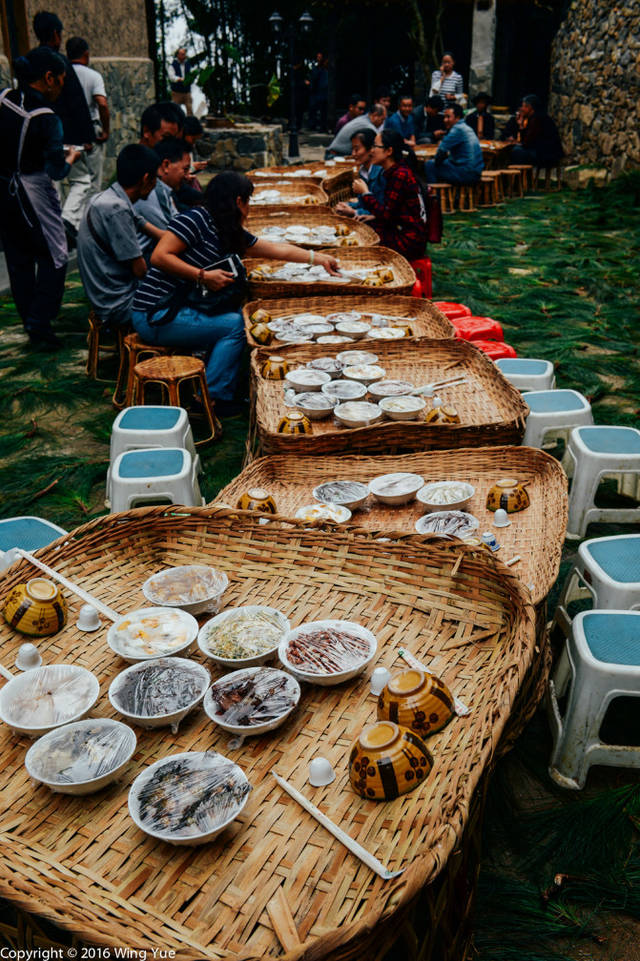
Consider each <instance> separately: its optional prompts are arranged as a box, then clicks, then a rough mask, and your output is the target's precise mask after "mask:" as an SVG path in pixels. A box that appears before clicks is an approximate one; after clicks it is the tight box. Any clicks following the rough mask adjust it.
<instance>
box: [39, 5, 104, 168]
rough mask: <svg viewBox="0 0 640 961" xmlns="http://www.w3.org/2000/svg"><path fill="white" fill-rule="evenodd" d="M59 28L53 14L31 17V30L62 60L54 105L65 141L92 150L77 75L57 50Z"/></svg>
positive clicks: (92, 135) (90, 127) (86, 110)
mask: <svg viewBox="0 0 640 961" xmlns="http://www.w3.org/2000/svg"><path fill="white" fill-rule="evenodd" d="M62 29H63V28H62V21H61V20H60V18H59V17H57V16H56V14H55V13H49V12H48V11H47V10H40V12H39V13H36V15H35V17H34V18H33V31H34V33H35V35H36V37H37V38H38V40H39V41H40V46H41V47H49V48H50V49H51V50H54V51H55V52H56V53H57V54H59V55H60V56H61V57H62V59H63V60H64V62H65V68H66V74H65V83H64V87H63V88H62V93H61V94H60V97H59V98H58V100H56V102H55V103H54V105H53V109H54V110H55V112H56V113H57V114H58V116H59V117H60V120H61V121H62V133H63V137H64V142H65V144H66V145H67V146H77V147H82V146H84V147H86V148H87V149H88V150H91V146H92V144H93V143H94V141H95V138H96V134H95V129H94V126H93V121H92V120H91V114H90V113H89V107H88V105H87V101H86V98H85V95H84V91H83V89H82V85H81V83H80V81H79V80H78V77H77V74H76V72H75V70H74V69H73V67H72V66H71V63H70V62H69V60H67V58H66V57H64V56H63V55H62V54H61V53H60V45H61V44H62Z"/></svg>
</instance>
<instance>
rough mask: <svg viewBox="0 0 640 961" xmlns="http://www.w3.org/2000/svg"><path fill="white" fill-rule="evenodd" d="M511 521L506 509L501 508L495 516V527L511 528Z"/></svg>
mask: <svg viewBox="0 0 640 961" xmlns="http://www.w3.org/2000/svg"><path fill="white" fill-rule="evenodd" d="M510 524H511V521H510V520H509V516H508V514H507V512H506V510H505V509H504V507H499V508H498V510H497V511H496V512H495V514H494V515H493V526H494V527H509V526H510Z"/></svg>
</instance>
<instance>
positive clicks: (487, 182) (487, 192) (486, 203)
mask: <svg viewBox="0 0 640 961" xmlns="http://www.w3.org/2000/svg"><path fill="white" fill-rule="evenodd" d="M480 206H481V207H495V206H496V182H495V179H494V178H493V177H491V176H489V175H488V174H482V177H481V178H480Z"/></svg>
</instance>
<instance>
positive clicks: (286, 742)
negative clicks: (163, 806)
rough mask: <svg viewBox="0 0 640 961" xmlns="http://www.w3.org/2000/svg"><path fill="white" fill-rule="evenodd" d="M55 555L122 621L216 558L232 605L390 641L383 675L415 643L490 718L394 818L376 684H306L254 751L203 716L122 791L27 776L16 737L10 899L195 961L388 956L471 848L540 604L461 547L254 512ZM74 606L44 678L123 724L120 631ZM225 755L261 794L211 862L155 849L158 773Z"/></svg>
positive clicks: (138, 530) (10, 771)
mask: <svg viewBox="0 0 640 961" xmlns="http://www.w3.org/2000/svg"><path fill="white" fill-rule="evenodd" d="M38 553H39V556H40V557H41V558H43V559H44V560H45V561H46V562H48V563H50V564H51V565H53V566H55V567H56V568H57V569H58V570H59V571H61V572H62V573H64V574H65V575H66V576H67V577H69V578H71V579H73V580H74V581H76V582H77V583H79V584H81V585H82V586H83V587H84V588H86V589H88V590H90V591H92V592H93V593H95V594H96V595H98V596H99V597H100V598H101V599H102V600H103V601H104V602H105V603H107V604H109V605H110V606H112V607H113V608H115V609H116V610H117V611H120V612H125V611H127V610H131V609H133V608H137V607H140V606H141V605H143V604H144V603H145V602H144V598H143V595H142V593H141V585H142V582H143V581H144V579H145V578H146V577H148V576H149V575H150V574H151V573H153V572H154V571H157V570H158V569H161V568H163V567H165V566H167V565H174V564H185V563H194V562H196V563H210V564H213V565H215V566H216V567H218V568H219V569H221V570H224V571H225V572H226V573H227V575H228V577H229V581H230V585H229V588H228V590H227V592H226V593H225V596H224V599H223V601H224V605H225V606H226V605H237V604H243V603H267V604H271V605H273V606H276V607H278V608H280V609H281V610H282V611H283V612H284V613H285V614H286V615H287V616H288V617H290V618H291V620H292V622H293V624H300V623H302V622H304V621H306V620H311V619H315V618H317V617H319V616H326V615H327V614H330V615H331V616H333V617H341V618H346V619H352V620H356V621H359V622H361V623H363V624H365V625H367V626H368V627H369V628H370V629H371V630H372V631H374V633H375V634H376V635H377V640H378V646H379V647H378V654H377V656H376V659H375V663H376V664H378V665H386V666H388V667H389V668H394V669H395V668H399V667H400V666H401V665H402V661H400V660H399V658H398V649H399V648H400V647H401V646H402V647H405V648H406V649H408V650H410V651H411V652H412V653H414V654H415V655H416V656H417V657H419V658H420V659H421V660H423V661H425V662H426V663H429V664H431V665H433V667H434V669H437V670H438V672H439V673H440V674H441V676H442V677H443V679H444V680H445V682H446V683H448V684H449V685H450V687H451V688H452V689H453V691H454V692H455V693H456V694H457V695H458V696H460V697H461V698H463V699H464V700H465V702H466V703H468V705H469V706H470V707H471V708H472V713H471V714H470V715H468V716H467V717H465V718H454V719H453V721H452V722H451V723H450V724H449V725H448V726H447V727H446V728H445V729H444V730H443V731H441V732H439V733H438V734H436V735H434V736H433V737H432V738H430V739H429V745H430V749H431V751H432V753H433V755H434V758H435V764H434V769H433V771H432V772H431V773H430V775H429V777H428V779H427V782H426V783H425V784H424V786H423V787H421V788H419V789H417V790H416V791H414V792H411V793H409V794H406V795H403V796H402V797H400V798H398V799H397V800H395V801H393V802H389V803H383V804H379V803H376V802H372V801H367V800H364V799H363V798H361V797H359V796H358V795H356V794H355V793H354V792H353V791H352V790H351V788H350V786H349V783H348V774H347V763H348V755H349V749H350V745H351V742H352V740H353V738H355V737H356V736H357V735H358V733H359V732H360V730H361V729H362V727H363V725H365V724H367V723H369V722H370V721H371V720H372V719H374V718H375V704H376V700H375V698H373V697H372V696H371V695H370V693H369V678H368V676H366V675H362V676H360V677H359V678H357V679H355V680H353V681H351V682H348V683H347V684H345V685H342V686H340V687H332V688H326V687H325V688H320V687H311V686H308V687H306V688H305V690H304V692H303V697H302V700H301V703H300V706H299V708H298V710H297V711H296V712H294V713H293V714H292V715H291V717H290V718H289V719H288V721H287V722H286V723H285V725H283V726H282V727H281V728H279V729H278V730H276V731H274V732H271V733H270V734H267V735H264V736H262V737H259V738H253V739H249V740H247V741H246V742H245V744H244V745H243V746H242V747H240V748H236V749H232V748H231V747H230V744H229V741H228V739H227V736H226V735H225V734H224V733H222V732H220V731H219V729H217V728H216V727H215V726H214V725H213V724H212V723H211V722H210V721H209V720H208V718H207V717H206V715H205V714H204V712H203V711H201V710H200V711H198V712H197V713H194V714H193V715H191V716H190V717H189V718H188V719H185V721H184V722H183V724H182V725H181V727H180V730H179V732H178V733H177V734H175V735H174V734H172V733H171V731H170V729H168V728H162V729H156V730H144V729H141V728H138V729H137V730H136V733H137V735H138V747H137V750H136V753H135V755H134V757H133V758H132V761H131V762H130V764H129V766H128V768H127V769H126V770H125V772H124V775H123V781H122V783H120V784H115V785H113V786H111V787H109V788H107V789H105V790H103V791H102V792H100V793H98V794H95V795H91V796H88V797H86V798H74V797H64V796H60V795H56V794H52V793H50V792H49V791H48V790H47V789H46V788H45V787H43V786H37V787H35V786H34V785H33V784H32V783H31V781H30V780H29V778H28V776H27V773H26V771H25V768H24V766H23V761H24V755H25V751H26V749H27V748H28V746H29V743H30V742H28V741H27V740H26V739H24V738H22V737H20V736H16V735H14V734H12V733H11V732H10V731H9V729H8V728H6V727H4V726H3V727H2V728H1V729H0V750H1V751H2V770H1V773H0V797H1V798H2V800H1V802H0V803H1V804H2V814H3V817H2V834H1V837H2V841H3V844H2V847H1V849H0V896H2V897H4V898H6V899H8V900H9V901H11V902H12V903H14V904H15V905H16V906H17V907H18V908H19V909H21V910H25V911H29V912H32V913H34V914H36V915H39V916H41V917H45V918H47V919H49V920H50V921H54V922H55V923H56V924H58V925H59V926H61V927H62V928H66V929H69V930H71V931H74V932H76V933H77V934H78V935H79V936H80V937H81V938H82V939H83V940H84V941H87V942H90V943H96V944H100V945H104V946H110V947H115V946H122V945H126V946H127V947H129V948H132V949H138V950H139V949H142V948H147V949H150V948H153V947H161V948H163V949H165V950H169V949H173V950H176V951H178V957H179V958H180V959H181V961H191V959H193V961H195V959H198V961H200V959H203V958H207V959H215V961H222V959H232V958H233V959H251V961H258V959H260V961H264V959H265V958H278V959H282V958H285V959H286V961H297V959H302V958H303V957H304V958H305V959H307V958H313V959H322V958H327V959H331V961H335V959H340V961H346V959H354V961H355V959H356V958H357V959H362V958H373V959H375V958H377V957H378V956H379V955H380V951H381V949H382V948H383V947H384V946H385V944H386V945H387V946H388V945H389V944H390V943H391V942H392V941H393V940H394V939H395V938H396V937H397V935H398V930H399V923H400V922H401V921H402V920H403V919H404V917H406V916H407V915H408V912H409V909H410V908H411V906H412V904H413V903H414V902H415V900H416V898H417V897H418V895H419V894H420V892H421V891H422V890H424V888H425V886H426V885H428V884H429V882H431V881H432V880H433V879H434V878H435V877H436V876H437V875H438V873H439V872H440V871H441V870H442V868H443V866H444V865H445V864H446V862H447V859H448V857H449V854H450V853H451V852H452V850H453V849H454V847H455V845H456V844H457V842H458V840H459V839H460V837H461V836H462V833H463V831H464V827H465V822H466V820H467V817H468V813H469V808H470V802H471V798H472V795H473V793H474V789H475V788H476V785H478V783H479V781H480V779H481V777H482V775H483V773H484V772H486V771H487V769H488V768H490V766H491V760H492V757H493V754H494V751H495V749H496V747H497V745H498V743H499V740H500V737H501V734H502V731H503V729H504V727H505V725H506V724H507V722H508V721H509V717H510V713H511V710H512V707H513V705H514V702H515V699H516V696H517V692H518V689H519V686H520V684H521V682H522V679H523V678H524V676H525V674H526V672H527V670H528V668H529V666H530V665H531V663H532V661H533V659H534V647H535V631H534V623H533V617H532V608H531V606H530V605H529V603H528V600H527V594H526V592H525V591H524V589H523V588H522V586H521V585H520V583H519V581H518V580H517V578H516V577H515V575H514V574H513V573H512V572H511V571H510V570H509V569H507V568H505V567H504V566H503V565H501V564H500V563H499V562H496V561H495V560H494V559H493V558H492V557H489V556H488V555H487V553H486V551H484V550H476V549H473V548H470V547H462V546H460V545H459V544H453V543H452V544H448V545H446V546H444V545H443V544H442V543H440V544H436V543H434V542H425V541H424V540H423V539H421V538H418V537H411V536H407V537H404V538H401V539H400V542H398V543H386V542H381V541H380V540H378V539H377V535H366V534H356V533H353V532H348V531H334V530H329V531H321V530H317V529H305V527H304V525H300V524H298V525H292V524H290V523H285V522H284V521H280V520H275V521H272V522H271V523H269V524H267V525H264V526H263V525H261V524H260V523H258V519H257V518H256V517H255V516H253V515H247V514H242V513H241V512H229V511H225V510H215V509H206V508H200V509H193V510H189V509H187V508H177V509H176V508H171V509H169V510H168V509H166V508H147V509H142V510H136V511H131V512H129V513H126V514H116V515H111V516H108V517H103V518H99V519H97V520H96V521H93V522H91V523H89V524H87V525H85V526H84V527H82V528H79V529H78V530H77V531H75V532H73V533H72V534H71V535H70V536H69V537H68V538H67V539H66V540H65V538H61V539H59V540H58V541H56V542H55V543H54V544H53V545H50V546H49V547H47V548H44V549H43V550H41V551H39V552H38ZM32 575H33V568H31V567H30V566H28V565H27V564H26V562H21V563H20V564H19V565H17V566H14V567H12V568H11V569H10V570H9V571H8V572H7V573H6V574H5V575H4V577H3V578H2V579H1V580H0V588H1V589H2V593H3V594H4V593H5V592H6V591H8V590H9V589H10V588H11V587H13V586H14V585H16V584H17V583H19V582H20V581H22V580H24V579H25V578H26V577H28V576H32ZM68 602H69V607H70V616H69V624H68V626H67V627H66V628H64V629H63V630H62V631H61V632H59V633H58V634H57V635H55V636H53V637H52V638H46V639H43V640H41V641H40V642H39V646H40V650H41V653H42V654H43V658H44V661H45V663H50V662H52V661H56V662H62V661H67V662H74V663H77V664H80V665H83V666H84V667H86V668H89V669H91V670H93V671H94V672H95V673H96V674H97V676H98V679H99V681H100V689H101V695H100V698H99V700H98V702H97V704H96V706H95V708H94V709H93V711H92V713H93V714H94V715H98V716H110V715H112V709H111V707H110V704H109V701H108V698H107V696H106V692H107V689H108V685H109V683H110V682H111V680H112V679H113V678H114V677H115V675H116V674H117V673H118V672H119V671H120V670H121V669H122V668H123V667H124V666H125V664H124V663H123V662H122V661H121V660H119V659H118V658H117V657H116V656H115V655H114V654H113V653H112V651H111V650H110V649H109V647H108V646H107V644H106V640H105V633H106V625H104V624H103V627H102V629H101V630H100V631H98V632H97V633H95V634H81V633H80V632H79V631H78V630H77V628H76V626H75V622H76V616H77V612H78V609H79V607H80V604H81V602H80V601H79V600H78V599H77V598H75V597H71V596H69V597H68ZM0 638H1V640H2V645H3V648H2V649H3V660H4V661H5V663H12V662H13V657H14V655H15V653H16V651H17V649H18V646H19V645H20V643H21V642H22V640H23V638H22V637H21V636H20V635H18V634H16V633H15V632H12V631H11V630H10V628H9V627H8V625H7V624H5V623H4V622H3V623H2V625H1V626H0ZM194 657H195V658H197V659H198V660H200V659H201V655H200V653H199V652H197V653H196V654H195V655H194ZM207 666H208V667H210V666H211V663H209V662H208V663H207ZM373 666H374V665H372V667H373ZM211 673H212V675H213V676H214V677H215V676H216V674H217V672H216V671H215V670H212V671H211ZM367 673H370V671H369V672H367ZM207 749H215V750H220V751H221V752H222V753H224V754H226V755H227V756H228V757H230V758H232V759H233V760H235V761H236V762H238V763H239V764H240V765H241V767H242V768H243V769H244V771H245V772H246V774H247V777H248V778H249V781H250V783H251V784H252V786H253V790H252V792H251V795H250V798H249V801H248V804H247V806H246V807H245V809H244V811H243V813H242V814H241V816H240V817H239V818H238V819H237V820H236V821H235V822H234V823H233V825H232V826H231V827H229V828H228V829H227V830H226V831H225V832H223V834H221V835H220V836H219V837H218V838H216V839H215V840H214V841H213V842H211V843H209V844H207V845H205V846H203V847H192V848H176V847H172V846H169V845H166V844H164V843H162V842H158V841H157V840H152V839H150V838H149V837H147V836H146V835H144V834H143V833H142V832H141V831H140V830H139V829H138V828H137V827H136V826H135V825H134V823H133V822H132V821H131V819H130V817H129V814H128V811H127V793H128V789H129V786H130V784H131V783H132V781H133V780H134V778H135V777H136V776H137V774H138V773H139V772H140V771H141V770H143V769H144V768H145V767H146V766H147V765H149V764H150V763H152V762H154V761H155V760H157V759H159V758H162V757H166V756H167V755H170V754H172V753H178V752H180V751H183V750H207ZM317 754H321V755H323V756H325V757H327V758H329V759H330V761H331V762H332V763H333V765H334V766H335V768H336V772H337V778H336V780H335V781H334V783H333V784H331V785H330V786H329V787H327V788H322V789H315V790H312V789H311V788H310V786H309V785H308V784H307V782H306V779H307V768H308V763H309V761H310V760H311V758H312V757H314V756H315V755H317ZM272 769H276V770H277V771H278V772H279V773H280V774H281V775H282V776H283V777H285V778H287V779H288V780H290V781H291V782H292V783H293V784H294V786H295V787H297V788H298V789H299V790H301V791H302V792H303V793H304V794H306V795H307V797H311V798H312V799H313V801H314V803H316V804H317V805H319V806H320V808H321V809H322V810H323V811H324V812H325V813H326V814H327V815H328V816H329V817H330V818H332V819H333V820H334V821H336V822H338V823H339V824H340V825H341V827H342V828H343V829H344V830H346V831H348V832H349V833H350V834H351V835H352V836H353V837H354V838H356V839H357V840H358V841H359V842H360V843H361V844H363V845H365V846H366V847H367V848H368V849H370V850H371V851H372V852H373V853H374V854H375V855H376V856H377V857H379V858H380V859H381V860H382V861H383V862H384V863H385V865H387V866H388V867H389V868H390V869H391V870H400V869H401V868H402V869H404V873H403V874H402V875H401V876H399V877H398V878H396V879H394V880H393V881H383V880H382V879H380V878H378V877H377V876H376V875H374V874H372V872H371V871H370V870H369V869H368V868H366V867H365V866H364V865H363V864H361V863H360V862H359V861H358V860H356V859H355V858H354V857H353V856H352V855H351V854H350V853H349V852H348V851H347V850H346V849H345V848H343V847H342V846H341V845H340V844H338V843H337V842H336V841H335V840H334V839H333V838H332V837H330V835H328V834H327V832H326V831H325V830H324V828H322V827H321V826H320V825H318V824H317V823H316V822H315V821H314V820H313V819H312V818H311V817H310V816H308V815H307V814H306V812H304V811H303V810H302V809H301V808H299V807H298V805H297V804H296V803H295V802H294V801H293V800H292V799H290V798H289V797H288V796H287V795H285V794H284V793H283V792H282V791H281V790H280V788H279V787H278V786H277V785H276V783H275V781H274V779H273V777H272V775H271V770H272Z"/></svg>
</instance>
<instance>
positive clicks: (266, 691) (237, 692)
mask: <svg viewBox="0 0 640 961" xmlns="http://www.w3.org/2000/svg"><path fill="white" fill-rule="evenodd" d="M299 701H300V685H299V684H298V682H297V680H296V679H295V677H292V676H291V675H290V674H287V673H286V672H285V671H279V670H276V668H273V667H247V668H244V669H243V670H241V671H233V672H232V673H231V674H226V675H225V676H224V677H223V678H221V679H220V680H219V681H216V682H215V684H212V685H211V687H210V688H209V690H208V691H207V694H206V697H205V699H204V705H203V706H204V709H205V711H206V713H207V714H208V716H209V717H210V718H211V720H212V721H215V723H216V724H218V725H219V726H220V727H221V728H223V730H225V731H229V732H230V733H231V734H244V735H245V736H248V735H253V734H264V733H265V732H266V731H273V730H274V729H275V728H276V727H279V726H280V725H281V724H284V722H285V721H286V719H287V718H288V717H289V715H290V714H291V713H292V711H294V710H295V709H296V707H297V706H298V703H299Z"/></svg>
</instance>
